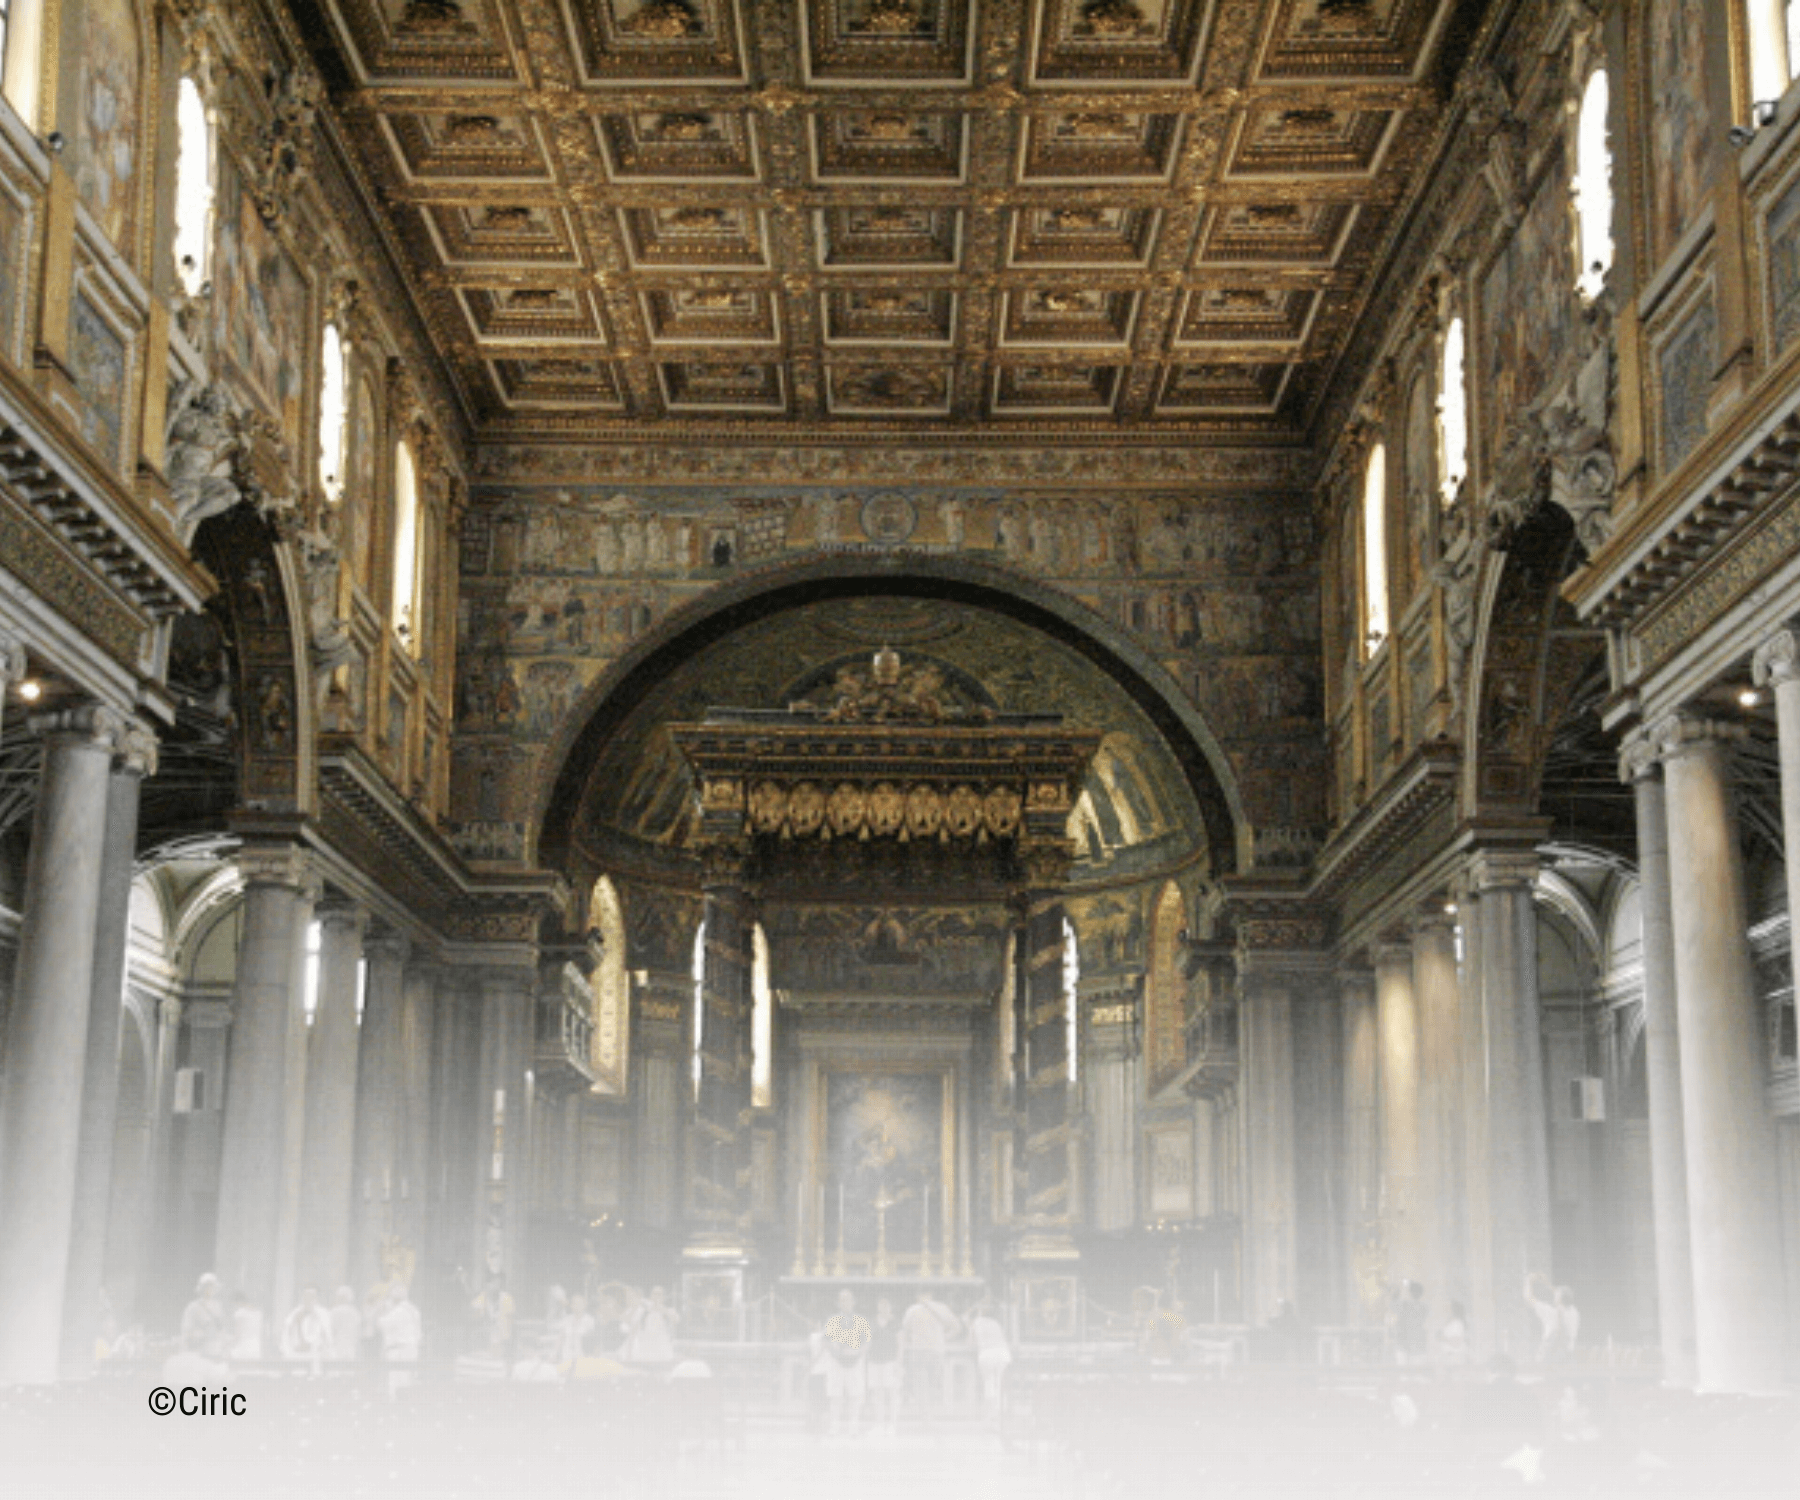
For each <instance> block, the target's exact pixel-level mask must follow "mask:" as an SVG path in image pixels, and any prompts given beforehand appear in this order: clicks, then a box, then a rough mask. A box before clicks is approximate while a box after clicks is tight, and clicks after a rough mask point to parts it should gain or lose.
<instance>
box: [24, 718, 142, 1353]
mask: <svg viewBox="0 0 1800 1500" xmlns="http://www.w3.org/2000/svg"><path fill="white" fill-rule="evenodd" d="M32 724H33V727H34V728H37V729H38V731H39V732H40V733H41V734H42V735H43V737H44V763H43V769H42V771H41V772H40V773H39V777H38V790H37V808H36V811H35V814H34V816H33V821H32V831H31V851H30V856H29V860H28V862H27V866H26V876H25V897H24V903H23V905H24V909H23V912H22V921H21V924H20V933H19V951H18V957H17V960H16V963H15V968H14V971H13V973H14V981H13V998H12V1011H11V1014H10V1017H9V1019H8V1025H7V1039H6V1041H7V1059H6V1062H7V1071H6V1087H5V1091H4V1100H3V1102H0V1109H3V1110H4V1119H3V1121H0V1202H4V1203H5V1205H6V1211H5V1213H4V1214H0V1385H7V1384H15V1383H37V1382H47V1381H52V1380H55V1379H56V1376H57V1367H58V1363H59V1356H60V1353H61V1348H62V1325H63V1300H64V1291H65V1288H66V1285H67V1278H68V1271H69V1241H70V1230H71V1223H72V1219H73V1215H74V1209H75V1197H76V1169H77V1162H78V1160H79V1153H80V1141H81V1098H82V1076H83V1072H84V1070H85V1066H86V1057H87V1033H88V1014H89V1009H90V1006H91V1004H92V988H93V978H94V937H95V930H96V925H97V922H98V920H99V914H100V902H101V876H102V866H103V860H104V851H105V843H106V814H107V802H108V782H109V777H110V770H111V766H112V758H113V754H114V751H115V749H116V747H117V745H118V743H119V740H120V737H121V735H122V734H123V731H124V728H125V721H124V719H123V718H122V717H121V716H120V715H118V714H116V713H114V712H113V711H112V710H110V709H106V708H100V707H86V708H79V709H73V710H70V711H67V712H64V713H55V714H44V715H41V716H37V717H35V718H34V719H33V720H32Z"/></svg>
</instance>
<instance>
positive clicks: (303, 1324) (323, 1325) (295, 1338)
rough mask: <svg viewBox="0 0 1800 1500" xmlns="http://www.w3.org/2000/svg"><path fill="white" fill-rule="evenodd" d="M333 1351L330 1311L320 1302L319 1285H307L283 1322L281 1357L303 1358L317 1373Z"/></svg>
mask: <svg viewBox="0 0 1800 1500" xmlns="http://www.w3.org/2000/svg"><path fill="white" fill-rule="evenodd" d="M330 1353H331V1314H330V1313H328V1312H326V1311H325V1309H324V1308H323V1307H321V1306H320V1305H319V1289H318V1288H317V1287H316V1286H309V1287H306V1288H305V1289H304V1290H302V1292H301V1293H300V1303H299V1306H297V1307H296V1308H295V1309H294V1310H293V1311H292V1312H291V1313H289V1314H288V1315H287V1321H286V1322H285V1323H283V1324H282V1325H281V1357H282V1358H283V1359H303V1360H307V1361H309V1362H310V1363H311V1364H312V1366H313V1373H314V1374H317V1373H318V1367H319V1364H320V1362H321V1361H322V1360H324V1359H325V1357H326V1356H327V1355H329V1354H330Z"/></svg>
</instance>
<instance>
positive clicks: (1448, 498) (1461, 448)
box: [1438, 318, 1469, 505]
mask: <svg viewBox="0 0 1800 1500" xmlns="http://www.w3.org/2000/svg"><path fill="white" fill-rule="evenodd" d="M1468 390H1469V388H1468V381H1467V374H1466V371H1465V367H1464V356H1463V320H1462V319H1461V318H1452V319H1451V320H1450V326H1449V327H1448V328H1447V329H1445V330H1444V363H1443V368H1442V370H1441V371H1440V373H1439V376H1438V473H1439V474H1440V475H1442V478H1441V479H1440V480H1439V483H1440V484H1441V485H1442V486H1443V496H1444V504H1445V505H1453V504H1455V503H1456V492H1457V491H1458V490H1459V489H1461V488H1462V482H1463V476H1464V475H1466V474H1467V473H1468V472H1469V395H1468Z"/></svg>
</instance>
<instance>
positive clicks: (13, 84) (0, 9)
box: [0, 0, 44, 130]
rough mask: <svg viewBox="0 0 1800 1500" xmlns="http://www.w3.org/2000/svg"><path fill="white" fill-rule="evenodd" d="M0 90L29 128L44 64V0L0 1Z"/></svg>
mask: <svg viewBox="0 0 1800 1500" xmlns="http://www.w3.org/2000/svg"><path fill="white" fill-rule="evenodd" d="M0 58H3V59H4V72H3V73H0V92H3V93H4V94H5V95H6V101H7V103H9V104H10V105H12V107H13V109H14V110H16V111H17V112H18V116H19V118H20V119H21V120H23V121H24V122H25V124H26V125H27V126H28V127H29V128H30V129H32V130H36V129H37V125H38V89H39V86H40V78H41V75H42V72H43V67H44V0H0Z"/></svg>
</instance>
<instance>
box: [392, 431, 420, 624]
mask: <svg viewBox="0 0 1800 1500" xmlns="http://www.w3.org/2000/svg"><path fill="white" fill-rule="evenodd" d="M418 592H419V475H418V470H417V469H416V468H415V467H414V464H413V453H412V444H410V443H408V442H406V441H404V440H402V442H401V443H400V446H399V447H398V448H396V449H395V450H394V629H395V631H396V632H397V633H398V634H399V636H400V639H401V640H402V641H404V642H405V643H406V647H407V649H408V650H409V651H410V652H412V654H413V655H414V656H417V655H418V654H419V646H420V642H419V637H418V611H419V599H418Z"/></svg>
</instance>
